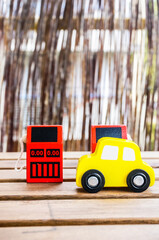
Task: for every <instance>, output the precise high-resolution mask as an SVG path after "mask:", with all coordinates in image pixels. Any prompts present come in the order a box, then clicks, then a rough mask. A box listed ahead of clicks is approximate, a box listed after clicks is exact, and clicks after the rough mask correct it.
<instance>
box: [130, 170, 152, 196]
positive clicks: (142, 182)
mask: <svg viewBox="0 0 159 240" xmlns="http://www.w3.org/2000/svg"><path fill="white" fill-rule="evenodd" d="M127 184H128V187H129V188H130V189H131V190H132V191H133V192H143V191H145V190H146V189H147V188H148V187H149V185H150V177H149V175H148V173H147V172H145V171H144V170H141V169H136V170H133V171H132V172H130V173H129V175H128V177H127Z"/></svg>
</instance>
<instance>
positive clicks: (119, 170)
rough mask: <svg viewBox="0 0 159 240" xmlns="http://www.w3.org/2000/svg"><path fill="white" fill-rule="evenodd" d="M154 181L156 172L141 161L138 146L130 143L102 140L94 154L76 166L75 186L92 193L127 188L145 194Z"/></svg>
mask: <svg viewBox="0 0 159 240" xmlns="http://www.w3.org/2000/svg"><path fill="white" fill-rule="evenodd" d="M154 182H155V174H154V170H153V169H152V168H151V167H150V166H149V165H148V164H147V163H146V162H144V161H142V158H141V153H140V149H139V147H138V145H137V144H135V143H134V142H132V141H130V140H125V139H119V138H108V137H104V138H101V139H99V141H98V143H97V146H96V150H95V152H94V153H92V154H89V155H85V156H82V157H81V158H80V159H79V162H78V166H77V172H76V184H77V186H78V187H83V188H84V189H85V190H86V191H87V192H90V193H96V192H98V191H100V190H101V189H102V188H103V187H126V186H128V187H129V188H130V189H131V190H132V191H134V192H143V191H145V190H146V189H147V188H148V187H149V186H152V185H153V184H154Z"/></svg>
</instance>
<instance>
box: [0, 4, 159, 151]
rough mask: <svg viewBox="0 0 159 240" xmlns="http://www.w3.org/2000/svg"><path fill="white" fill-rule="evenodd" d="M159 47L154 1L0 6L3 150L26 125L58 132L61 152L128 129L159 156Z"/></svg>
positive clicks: (0, 142) (157, 6)
mask: <svg viewBox="0 0 159 240" xmlns="http://www.w3.org/2000/svg"><path fill="white" fill-rule="evenodd" d="M158 39H159V1H158V0H147V1H145V0H85V1H84V0H45V1H44V0H0V150H1V151H17V150H19V145H18V141H19V138H20V136H22V135H23V134H24V133H25V131H26V126H27V125H30V124H63V129H64V149H65V150H89V149H90V147H89V146H90V126H91V124H126V125H127V127H128V133H129V134H130V135H131V137H132V139H133V140H134V141H135V142H136V143H138V144H139V146H140V147H141V149H142V150H159V88H158V87H159V71H158V70H159V53H158V50H159V40H158Z"/></svg>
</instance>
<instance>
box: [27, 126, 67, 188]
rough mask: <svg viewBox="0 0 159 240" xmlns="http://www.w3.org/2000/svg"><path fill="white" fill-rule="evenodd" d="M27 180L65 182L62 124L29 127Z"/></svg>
mask: <svg viewBox="0 0 159 240" xmlns="http://www.w3.org/2000/svg"><path fill="white" fill-rule="evenodd" d="M27 182H30V183H31V182H34V183H35V182H63V137H62V126H61V125H46V126H45V125H44V126H43V125H42V126H38V125H37V126H28V127H27Z"/></svg>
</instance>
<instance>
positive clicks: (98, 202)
mask: <svg viewBox="0 0 159 240" xmlns="http://www.w3.org/2000/svg"><path fill="white" fill-rule="evenodd" d="M158 209H159V199H95V200H94V199H93V200H89V201H88V200H87V199H86V200H81V199H80V200H78V201H77V200H43V201H36V200H35V201H1V202H0V213H1V214H0V227H4V226H6V227H7V226H53V225H86V224H89V225H91V224H135V223H136V224H139V223H140V224H141V223H142V224H159V211H158Z"/></svg>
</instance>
